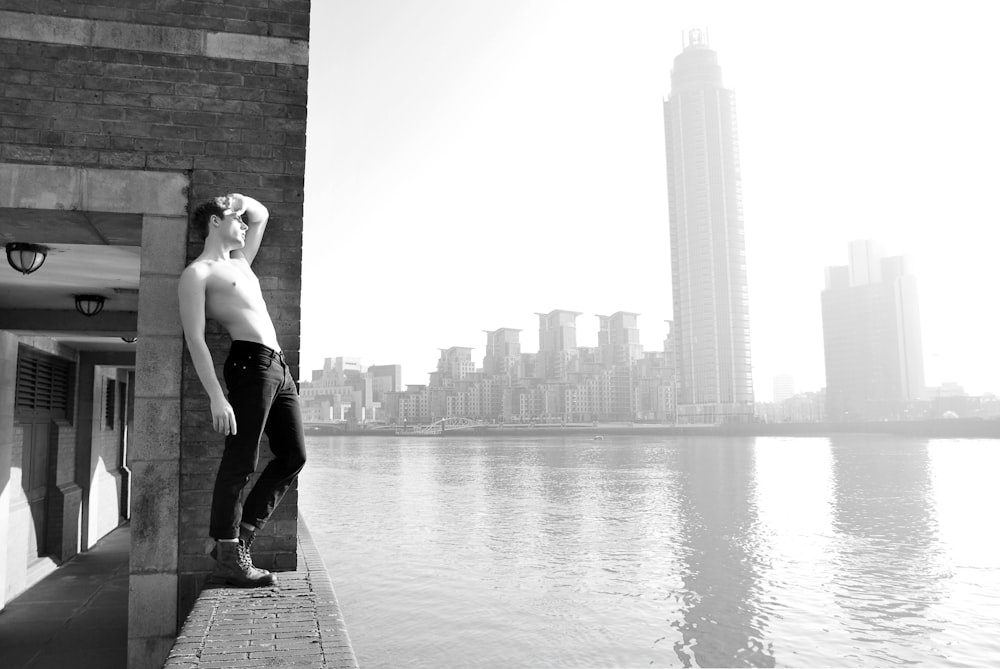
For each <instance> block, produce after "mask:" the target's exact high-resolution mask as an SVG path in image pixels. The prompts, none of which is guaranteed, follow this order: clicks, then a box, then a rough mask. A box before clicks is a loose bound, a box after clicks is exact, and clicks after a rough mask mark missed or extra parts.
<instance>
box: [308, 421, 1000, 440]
mask: <svg viewBox="0 0 1000 669" xmlns="http://www.w3.org/2000/svg"><path fill="white" fill-rule="evenodd" d="M306 434H307V435H309V436H336V435H350V436H373V437H386V436H392V435H393V434H397V433H396V432H394V431H393V430H391V429H388V430H387V429H365V430H356V429H345V428H342V427H340V426H336V425H333V424H331V425H329V426H326V425H318V424H316V423H313V424H311V425H309V426H307V429H306ZM400 434H403V435H405V436H430V437H463V436H464V437H468V436H470V435H477V436H532V437H535V436H561V435H581V436H589V437H594V436H610V435H658V436H660V435H662V436H691V437H693V436H702V437H706V436H725V437H832V436H837V435H843V434H888V435H895V436H905V437H916V438H928V439H945V438H947V439H961V438H967V439H1000V420H998V419H978V418H965V419H963V418H958V419H940V420H912V421H879V422H844V423H745V424H732V425H664V424H659V423H593V424H592V423H571V424H565V425H564V424H550V425H514V424H505V425H486V426H482V427H461V428H453V427H448V426H446V427H445V429H444V431H443V432H441V431H439V430H434V431H431V432H415V431H409V432H402V433H400Z"/></svg>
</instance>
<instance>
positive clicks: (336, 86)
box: [301, 0, 1000, 401]
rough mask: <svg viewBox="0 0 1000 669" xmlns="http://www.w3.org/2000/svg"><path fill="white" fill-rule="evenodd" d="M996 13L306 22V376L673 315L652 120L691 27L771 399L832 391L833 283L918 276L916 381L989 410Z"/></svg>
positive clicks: (999, 124)
mask: <svg viewBox="0 0 1000 669" xmlns="http://www.w3.org/2000/svg"><path fill="white" fill-rule="evenodd" d="M998 19H1000V3H995V2H990V1H989V0H976V1H965V0H957V1H956V0H951V1H949V2H943V1H942V2H936V3H930V2H902V1H901V0H900V1H892V2H876V1H875V0H867V1H865V2H845V1H843V0H840V1H838V2H829V3H824V4H820V3H815V2H801V1H800V2H763V1H760V0H754V2H677V1H671V2H666V1H662V0H661V1H658V2H653V1H648V2H645V1H639V0H601V1H597V0H593V1H587V0H336V1H330V0H319V1H315V2H313V3H312V28H311V35H312V37H311V46H310V50H311V51H310V72H309V121H308V141H307V160H306V202H305V250H304V258H303V280H304V285H303V303H302V314H303V318H302V362H301V365H302V377H303V378H305V379H308V378H309V372H310V370H312V369H317V368H320V367H322V364H323V359H324V358H327V357H336V356H346V357H356V358H360V359H361V361H362V363H363V364H365V365H374V364H401V365H402V366H403V380H404V382H405V383H408V384H414V383H426V382H427V373H428V372H430V371H432V370H433V369H434V368H435V365H436V361H437V359H438V355H439V352H438V349H440V348H448V347H451V346H468V347H472V348H473V349H474V351H473V359H474V360H476V361H477V364H479V365H481V364H482V357H483V354H484V342H485V336H486V335H485V334H484V332H483V330H495V329H498V328H501V327H510V328H520V329H521V330H522V332H521V349H522V351H524V352H534V351H537V350H538V317H537V316H536V315H535V313H536V312H549V311H552V310H553V309H568V310H573V311H578V312H582V315H581V316H579V317H578V319H577V333H578V335H577V339H578V344H579V345H581V346H594V345H596V343H597V329H598V325H597V323H598V321H597V318H596V317H595V314H611V313H613V312H615V311H631V312H636V313H639V314H641V315H640V317H639V327H640V330H641V339H642V344H643V346H644V349H645V350H647V351H661V350H663V338H664V334H665V332H666V326H665V324H664V321H665V320H668V319H671V318H672V311H671V297H670V248H669V233H668V230H669V228H668V214H667V183H666V158H665V148H664V138H663V103H662V101H663V99H664V98H665V97H666V96H667V95H668V93H669V90H670V70H671V67H672V64H673V59H674V57H675V56H676V55H677V54H678V53H679V52H680V50H681V46H682V44H681V33H682V31H683V30H684V29H685V28H690V27H705V28H707V30H708V35H709V41H710V44H711V47H712V48H713V49H715V50H716V51H717V52H718V54H719V60H720V63H721V65H722V68H723V78H724V81H725V84H726V86H727V87H728V88H732V89H734V90H735V91H736V96H737V98H736V99H737V112H738V124H739V133H740V153H741V161H742V174H743V197H744V201H743V205H744V222H745V227H746V240H747V265H748V278H749V293H750V318H751V346H752V354H753V363H754V385H755V389H756V395H757V398H758V400H762V401H767V400H770V399H771V396H772V379H773V376H774V375H775V374H780V373H790V374H792V375H794V377H795V383H796V390H797V391H800V392H801V391H808V390H817V389H819V388H821V387H823V386H824V385H825V380H824V379H825V374H824V363H823V336H822V322H821V316H820V292H821V291H822V289H823V269H824V267H826V266H828V265H843V264H846V263H847V245H848V243H849V242H850V241H851V240H854V239H865V238H871V239H876V240H878V241H880V242H882V243H883V245H884V246H885V248H886V251H887V253H888V254H889V255H901V254H905V255H908V256H910V257H911V259H912V260H913V262H914V265H915V268H916V274H917V277H918V282H919V286H920V306H921V311H922V323H923V338H924V359H925V373H926V378H927V384H928V385H929V386H933V385H939V384H940V383H942V382H944V381H955V382H958V383H960V384H962V385H964V386H965V388H966V390H967V391H968V392H970V393H972V394H980V393H983V392H986V391H992V392H1000V383H998V382H997V381H998V373H1000V345H998V340H997V336H996V335H997V324H998V320H1000V319H998V318H997V316H996V313H997V308H998V300H997V299H996V298H995V296H994V292H995V291H994V288H995V283H996V281H995V278H996V272H995V271H994V270H993V263H994V258H995V256H996V249H997V248H998V247H1000V231H998V215H997V211H998V203H997V195H996V194H997V192H998V184H1000V160H998V156H1000V92H998V86H997V82H998V80H1000V79H998V66H1000V40H998V39H997V37H996V26H997V25H1000V23H998Z"/></svg>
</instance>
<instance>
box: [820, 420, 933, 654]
mask: <svg viewBox="0 0 1000 669" xmlns="http://www.w3.org/2000/svg"><path fill="white" fill-rule="evenodd" d="M831 452H832V469H833V481H834V486H833V508H834V512H833V525H834V530H835V532H836V534H837V541H836V544H835V547H834V550H835V552H836V559H835V560H834V564H835V565H836V568H835V569H834V570H833V573H832V589H833V591H834V593H835V596H836V601H837V605H838V606H839V607H840V608H841V609H842V610H843V613H844V616H845V617H846V619H847V620H848V622H847V623H846V624H847V628H848V630H849V631H850V633H851V635H852V638H853V639H854V641H856V642H858V643H859V650H861V649H863V652H864V653H865V654H866V655H867V656H868V657H874V658H876V659H877V660H878V661H879V662H880V663H884V664H898V663H900V662H904V661H905V659H904V657H901V656H900V655H899V654H898V653H897V652H896V650H895V646H896V640H897V639H899V638H901V637H906V636H915V637H918V638H920V639H925V638H928V637H929V636H930V635H932V634H933V633H936V632H940V631H941V630H942V629H943V628H944V626H945V625H946V624H947V622H946V621H942V620H936V619H935V618H934V616H933V615H930V614H929V609H931V608H932V607H933V606H934V605H935V604H937V603H939V602H940V601H941V598H942V597H943V596H944V593H945V586H946V584H947V581H948V578H949V576H950V574H949V573H948V571H947V568H946V566H945V565H944V563H943V562H942V558H943V551H944V549H943V547H942V546H941V545H940V543H939V541H938V536H937V520H936V517H935V508H934V489H933V486H932V477H931V470H930V459H929V455H928V443H927V442H926V441H919V440H912V441H906V442H889V441H886V440H885V439H884V438H881V439H880V438H877V437H868V438H865V437H856V438H854V439H850V440H836V439H835V440H834V441H833V448H832V449H831ZM848 658H849V659H857V660H859V661H860V660H862V657H860V656H858V655H856V654H852V655H850V656H848ZM946 659H947V658H946V657H945V656H944V655H942V656H941V657H939V658H937V661H944V660H946Z"/></svg>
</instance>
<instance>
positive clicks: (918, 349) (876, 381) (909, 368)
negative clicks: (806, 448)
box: [822, 240, 924, 421]
mask: <svg viewBox="0 0 1000 669" xmlns="http://www.w3.org/2000/svg"><path fill="white" fill-rule="evenodd" d="M822 311H823V348H824V355H825V360H826V392H827V394H826V400H827V416H828V418H829V420H831V421H850V420H884V419H903V418H908V417H915V416H913V415H912V413H913V407H914V406H915V403H917V402H919V400H920V399H921V398H922V397H923V395H924V359H923V345H922V343H921V333H920V305H919V302H918V299H917V284H916V278H915V277H914V275H913V274H912V273H911V272H910V269H909V266H908V262H907V260H906V258H904V257H902V256H896V257H888V258H887V257H884V256H883V250H882V248H881V246H880V245H879V244H877V243H875V242H873V241H871V240H864V241H855V242H852V243H851V244H850V246H849V262H848V264H847V265H845V266H837V267H828V268H827V269H826V289H825V290H824V291H823V293H822Z"/></svg>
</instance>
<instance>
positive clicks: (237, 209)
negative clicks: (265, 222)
mask: <svg viewBox="0 0 1000 669" xmlns="http://www.w3.org/2000/svg"><path fill="white" fill-rule="evenodd" d="M226 208H227V209H229V210H230V211H232V212H233V213H234V214H236V215H237V216H242V215H243V212H245V211H246V210H247V202H246V199H245V198H244V197H243V195H241V194H240V193H230V194H229V195H227V196H226Z"/></svg>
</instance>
